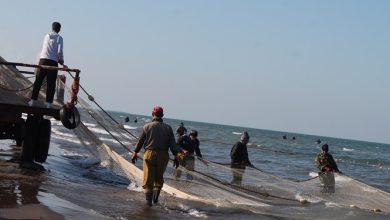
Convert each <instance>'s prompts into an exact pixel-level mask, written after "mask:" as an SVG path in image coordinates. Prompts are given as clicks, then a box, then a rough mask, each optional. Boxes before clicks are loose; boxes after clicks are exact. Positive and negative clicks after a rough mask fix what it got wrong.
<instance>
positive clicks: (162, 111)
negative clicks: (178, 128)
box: [152, 105, 164, 116]
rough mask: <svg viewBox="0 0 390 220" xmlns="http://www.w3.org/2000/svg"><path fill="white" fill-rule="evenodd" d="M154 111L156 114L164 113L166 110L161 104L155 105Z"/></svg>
mask: <svg viewBox="0 0 390 220" xmlns="http://www.w3.org/2000/svg"><path fill="white" fill-rule="evenodd" d="M152 113H153V114H155V115H156V116H158V115H164V110H163V108H162V107H161V106H158V105H157V106H154V107H153V112H152Z"/></svg>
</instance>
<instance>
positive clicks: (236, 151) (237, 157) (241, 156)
mask: <svg viewBox="0 0 390 220" xmlns="http://www.w3.org/2000/svg"><path fill="white" fill-rule="evenodd" d="M230 158H231V160H232V164H243V165H250V164H251V162H250V161H249V158H248V149H247V147H246V144H243V143H241V142H240V141H239V142H237V143H236V144H235V145H234V146H233V147H232V150H231V151H230Z"/></svg>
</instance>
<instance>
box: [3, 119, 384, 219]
mask: <svg viewBox="0 0 390 220" xmlns="http://www.w3.org/2000/svg"><path fill="white" fill-rule="evenodd" d="M109 113H110V115H111V116H112V117H113V118H114V119H115V120H116V121H118V122H120V123H123V125H124V127H125V128H126V129H127V130H128V131H129V132H131V133H132V134H134V135H135V136H139V134H140V130H141V128H142V126H143V125H144V124H145V123H147V122H149V121H150V120H151V117H150V116H143V115H135V114H130V113H125V112H114V111H111V112H109ZM126 117H129V119H130V120H129V121H128V122H126V121H125V118H126ZM82 121H83V123H86V124H88V125H89V127H94V128H95V131H97V132H101V133H105V131H104V129H103V128H100V127H99V124H97V123H96V122H94V121H93V120H92V119H91V118H88V117H85V118H82ZM164 121H165V122H166V123H168V124H169V125H171V126H172V128H173V129H174V130H175V129H176V128H177V127H178V125H179V124H180V123H181V122H183V123H184V126H185V127H186V129H187V130H188V132H189V131H191V130H197V131H198V138H199V140H200V149H201V152H202V154H203V158H205V159H207V160H208V161H213V162H216V163H220V164H228V163H229V162H230V156H229V154H230V150H231V148H232V146H233V145H234V144H235V143H236V142H237V141H239V139H240V136H241V134H242V133H243V132H244V131H247V132H248V134H249V136H250V141H249V144H248V154H249V159H250V161H251V163H252V164H253V165H254V166H255V167H257V168H259V169H261V170H263V171H266V172H267V173H270V174H272V175H274V176H277V177H280V178H281V179H286V180H298V181H299V180H305V179H309V178H312V177H313V173H314V174H315V173H317V172H318V170H317V168H316V166H315V163H314V158H315V157H316V155H317V154H318V153H319V152H320V150H321V146H322V145H323V144H325V143H326V144H328V145H329V152H330V153H331V154H332V155H333V157H334V158H335V160H336V163H337V165H338V167H339V169H340V170H341V171H342V172H343V174H344V175H346V176H348V177H350V178H353V179H354V180H357V181H359V182H362V183H364V184H367V185H369V186H372V187H374V188H376V189H379V190H380V191H383V192H384V193H389V192H390V145H389V144H383V143H373V142H365V141H357V140H348V139H340V138H332V137H324V136H316V135H306V134H298V133H291V132H283V131H271V130H264V129H255V128H246V127H239V126H230V125H220V124H212V123H205V122H195V121H189V120H184V119H183V120H176V119H169V118H164ZM106 141H108V142H109V141H113V142H115V140H110V137H109V136H107V137H106ZM0 143H1V146H2V151H3V152H6V151H12V150H13V148H14V147H12V145H13V142H12V141H1V142H0ZM7 146H10V147H7ZM123 154H126V152H124V153H123ZM129 155H130V153H129ZM43 166H44V167H45V169H46V170H45V171H44V172H38V173H37V172H33V171H17V172H18V173H19V174H20V175H24V176H28V177H29V178H25V179H23V178H22V179H21V180H20V182H18V184H16V185H15V184H14V183H13V181H14V180H13V179H12V178H11V179H3V180H2V183H1V184H0V192H1V194H0V199H2V200H3V201H2V202H0V203H1V204H2V205H1V207H0V208H4V207H5V206H6V207H13V206H19V205H26V204H33V203H39V204H43V205H45V206H47V207H49V208H50V209H51V210H53V211H55V212H57V213H60V214H61V215H63V216H64V217H65V218H66V219H184V218H186V219H301V217H300V215H294V214H292V215H289V216H287V217H286V216H280V215H278V214H275V215H273V214H272V211H270V212H267V213H266V214H264V213H256V212H254V211H253V210H247V209H241V208H238V207H221V206H218V204H215V205H210V204H202V203H201V202H193V201H189V200H185V199H178V198H175V197H174V196H170V195H167V194H162V195H161V197H162V198H163V199H162V201H163V202H161V203H160V204H158V205H155V206H153V207H148V206H146V205H145V203H146V202H145V198H144V194H143V192H142V190H141V189H140V188H139V187H138V188H137V187H132V182H131V181H130V180H129V179H128V178H126V177H125V176H123V175H120V174H118V172H114V171H113V169H110V167H107V166H105V165H104V163H102V161H101V160H99V158H97V157H96V154H94V153H90V149H88V150H86V149H85V148H84V147H83V145H82V144H80V141H79V140H78V139H77V136H76V135H75V134H74V133H73V132H72V131H70V130H67V129H65V128H64V127H63V126H62V125H61V123H60V122H58V121H55V120H54V119H52V136H51V146H50V150H49V156H48V159H47V161H46V162H45V163H43ZM168 166H172V164H169V165H168ZM244 178H245V174H244ZM204 187H207V185H205V186H204ZM357 193H358V192H357ZM5 200H6V201H7V202H6V203H4V201H5ZM5 204H6V205H5ZM389 206H390V204H389ZM332 207H334V205H333V206H332V205H329V204H326V205H323V206H320V205H317V206H316V207H315V208H313V212H319V210H320V209H321V210H322V209H329V210H330V211H333V209H332ZM275 209H278V205H275ZM340 209H342V210H343V211H340V215H338V216H337V217H334V216H333V217H332V218H334V219H390V215H389V214H386V213H375V212H373V211H369V210H355V209H351V210H349V209H348V208H340ZM344 209H345V210H344ZM271 210H272V209H271ZM309 210H310V209H309ZM299 212H300V211H299V209H297V210H296V213H299ZM324 212H326V210H325V211H324ZM278 213H279V212H278ZM293 213H294V212H293ZM322 216H323V217H322V218H323V219H327V217H326V216H327V215H326V214H323V215H322ZM324 216H325V217H324ZM330 216H332V215H329V217H330ZM302 218H303V217H302ZM311 218H312V217H309V218H308V219H311ZM313 218H314V217H313ZM319 218H320V219H321V217H319Z"/></svg>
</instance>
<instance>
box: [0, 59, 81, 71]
mask: <svg viewBox="0 0 390 220" xmlns="http://www.w3.org/2000/svg"><path fill="white" fill-rule="evenodd" d="M0 65H7V66H23V67H33V68H41V69H49V70H60V71H65V72H75V73H80V70H79V69H70V68H65V67H54V66H45V65H35V64H27V63H15V62H6V61H0Z"/></svg>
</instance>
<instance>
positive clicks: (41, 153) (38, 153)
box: [35, 119, 51, 163]
mask: <svg viewBox="0 0 390 220" xmlns="http://www.w3.org/2000/svg"><path fill="white" fill-rule="evenodd" d="M50 136H51V122H50V120H47V119H41V121H40V123H39V135H38V144H37V146H36V148H35V161H37V162H39V163H43V162H45V161H46V159H47V155H48V153H49V146H50Z"/></svg>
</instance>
